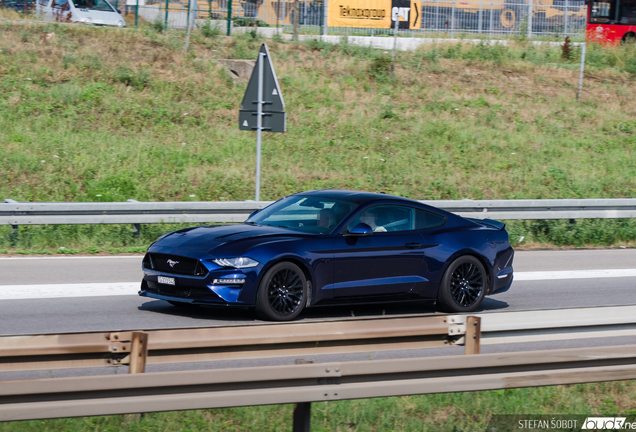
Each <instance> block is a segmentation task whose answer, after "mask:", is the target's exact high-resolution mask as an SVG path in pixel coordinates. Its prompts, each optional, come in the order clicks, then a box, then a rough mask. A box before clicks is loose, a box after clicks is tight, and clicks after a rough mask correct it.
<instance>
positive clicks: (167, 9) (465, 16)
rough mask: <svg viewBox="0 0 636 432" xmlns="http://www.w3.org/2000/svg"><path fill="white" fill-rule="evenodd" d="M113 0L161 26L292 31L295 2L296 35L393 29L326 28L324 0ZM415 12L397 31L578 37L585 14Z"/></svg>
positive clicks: (476, 7)
mask: <svg viewBox="0 0 636 432" xmlns="http://www.w3.org/2000/svg"><path fill="white" fill-rule="evenodd" d="M118 1H121V2H126V4H125V10H126V13H127V14H133V16H134V18H135V24H136V25H139V23H142V22H149V23H153V24H155V25H161V26H164V27H165V28H185V27H186V26H187V23H188V22H189V19H190V18H193V19H194V20H197V21H198V20H212V21H214V22H215V25H216V26H217V27H218V28H219V29H222V31H223V33H225V32H226V31H227V30H226V29H228V28H231V27H251V26H254V25H256V26H259V27H277V28H282V29H283V31H284V32H286V33H291V32H292V31H293V27H294V20H295V14H294V6H295V5H297V7H298V27H299V32H300V33H301V34H334V35H337V34H342V35H370V36H375V35H378V36H379V35H383V34H393V29H391V28H375V29H371V28H356V27H326V28H325V10H324V8H323V4H324V3H323V1H307V0H303V1H297V2H296V1H293V0H248V1H243V0H192V1H191V2H189V1H188V0H118ZM120 6H121V5H120ZM120 8H121V9H123V8H122V7H120ZM418 12H419V13H421V26H420V27H419V28H417V29H410V30H402V29H400V30H399V35H400V36H411V37H430V36H437V35H439V36H446V37H456V36H459V35H475V36H478V35H483V36H484V37H497V36H505V35H520V36H523V37H529V38H533V37H537V36H541V35H558V36H566V35H569V36H583V35H584V34H585V26H586V17H587V7H586V5H585V3H584V0H426V1H423V2H422V3H421V10H420V11H418ZM128 21H129V22H130V21H131V20H130V19H129V20H128ZM228 22H230V23H229V24H230V25H228Z"/></svg>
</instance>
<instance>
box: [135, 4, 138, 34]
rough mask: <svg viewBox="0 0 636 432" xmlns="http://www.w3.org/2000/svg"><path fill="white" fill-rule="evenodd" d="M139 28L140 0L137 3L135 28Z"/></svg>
mask: <svg viewBox="0 0 636 432" xmlns="http://www.w3.org/2000/svg"><path fill="white" fill-rule="evenodd" d="M137 27H139V0H137V1H136V2H135V28H137Z"/></svg>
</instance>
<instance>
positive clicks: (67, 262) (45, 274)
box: [0, 249, 636, 380]
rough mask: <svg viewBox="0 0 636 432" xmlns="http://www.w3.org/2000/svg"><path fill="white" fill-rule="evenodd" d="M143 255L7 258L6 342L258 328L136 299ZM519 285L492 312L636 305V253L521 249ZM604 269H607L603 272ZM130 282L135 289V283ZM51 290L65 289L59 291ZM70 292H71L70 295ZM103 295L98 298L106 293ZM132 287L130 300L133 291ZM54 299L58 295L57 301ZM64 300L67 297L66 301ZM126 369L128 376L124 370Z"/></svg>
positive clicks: (403, 310)
mask: <svg viewBox="0 0 636 432" xmlns="http://www.w3.org/2000/svg"><path fill="white" fill-rule="evenodd" d="M140 266H141V256H134V257H87V258H83V257H45V258H36V257H27V258H16V259H12V258H0V276H1V277H0V334H4V335H16V334H38V333H61V332H78V331H100V330H101V331H104V330H126V329H155V328H175V327H199V326H215V325H228V324H229V325H241V324H255V323H258V321H257V320H256V319H255V318H254V315H253V313H252V312H251V311H248V310H240V309H234V308H218V307H217V308H204V309H202V310H201V311H200V312H197V313H191V312H187V313H186V312H182V311H180V310H179V309H177V308H175V307H173V306H171V305H169V304H168V303H166V302H163V301H159V300H152V299H147V298H141V297H138V296H136V295H134V291H136V289H137V287H138V285H137V284H138V283H139V281H140V280H141V275H142V272H141V269H140ZM514 268H515V274H516V275H517V276H516V277H517V280H515V282H514V283H513V286H512V288H511V289H510V291H508V292H507V293H503V294H501V295H497V296H493V297H490V298H487V299H486V300H485V301H484V304H483V311H484V312H487V313H497V312H501V311H519V310H537V309H555V308H572V307H590V306H592V307H594V306H609V305H630V304H636V249H613V250H573V251H520V252H517V254H516V257H515V262H514ZM594 270H599V271H597V272H594ZM118 283H121V284H122V286H124V288H125V286H126V285H127V286H128V288H126V289H127V290H128V292H130V293H132V294H131V295H117V290H115V291H113V293H114V294H111V295H101V296H92V297H76V296H74V295H75V294H74V293H77V292H79V291H77V287H79V288H80V289H81V288H84V287H89V286H94V285H95V286H96V285H100V284H106V285H107V284H111V285H112V284H115V285H116V284H118ZM126 283H127V284H126ZM51 287H54V288H55V287H61V288H59V289H58V288H56V289H52V288H51ZM69 287H70V288H69ZM20 289H22V290H23V291H25V292H29V291H30V290H32V289H33V290H36V291H37V290H39V291H37V292H39V293H43V294H50V295H51V298H40V297H38V296H34V298H22V299H14V300H10V299H2V298H3V295H4V296H5V297H10V296H11V294H12V292H15V291H19V290H20ZM99 289H101V288H99V287H98V291H99ZM126 289H123V290H122V292H124V291H126ZM49 291H53V292H52V293H51V292H49ZM58 294H59V295H60V296H62V297H59V298H56V297H55V296H57V295H58ZM421 313H435V311H434V309H433V308H432V307H431V306H430V305H429V304H425V303H421V304H417V303H414V304H413V303H412V304H407V305H390V306H378V305H370V306H357V307H338V308H315V309H309V310H307V311H305V312H304V313H303V315H302V319H303V320H309V321H311V320H325V319H338V318H342V317H350V316H352V315H354V316H377V315H382V314H387V315H391V314H396V315H397V314H421ZM626 343H627V344H636V337H620V338H619V337H615V338H598V339H573V340H568V341H555V342H534V343H517V344H501V345H484V346H482V352H483V353H487V352H506V351H508V352H510V351H526V350H539V349H555V348H576V347H584V346H607V345H620V344H626ZM462 353H463V347H462V346H454V347H448V348H435V349H419V350H403V351H387V352H377V353H356V354H347V355H320V356H312V357H311V358H307V359H304V360H308V361H314V362H317V363H321V362H334V361H353V360H373V359H384V358H406V357H430V356H444V355H453V354H462ZM295 360H296V359H295V358H274V359H254V360H234V361H231V362H228V361H217V362H206V363H179V364H174V365H150V366H148V367H147V371H148V372H158V371H167V370H194V369H202V368H205V369H215V368H228V367H230V368H235V367H250V366H256V365H258V366H264V365H281V364H294V362H295ZM118 369H122V370H120V371H118ZM126 372H127V367H123V368H95V369H79V370H78V369H61V370H54V371H26V372H25V371H22V372H5V373H0V380H6V379H27V378H46V377H50V376H56V377H62V376H85V375H98V374H99V375H102V374H117V373H126Z"/></svg>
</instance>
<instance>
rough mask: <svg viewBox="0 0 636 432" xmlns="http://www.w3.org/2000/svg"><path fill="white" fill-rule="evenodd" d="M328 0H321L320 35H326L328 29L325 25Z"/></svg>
mask: <svg viewBox="0 0 636 432" xmlns="http://www.w3.org/2000/svg"><path fill="white" fill-rule="evenodd" d="M328 3H329V1H328V0H322V35H323V36H327V33H328V32H329V29H328V27H327V18H328V15H327V14H328V10H329V9H328V7H329V5H328Z"/></svg>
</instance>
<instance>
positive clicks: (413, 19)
mask: <svg viewBox="0 0 636 432" xmlns="http://www.w3.org/2000/svg"><path fill="white" fill-rule="evenodd" d="M409 28H410V29H411V30H416V29H421V28H422V2H420V1H412V2H411V13H410V17H409Z"/></svg>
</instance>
